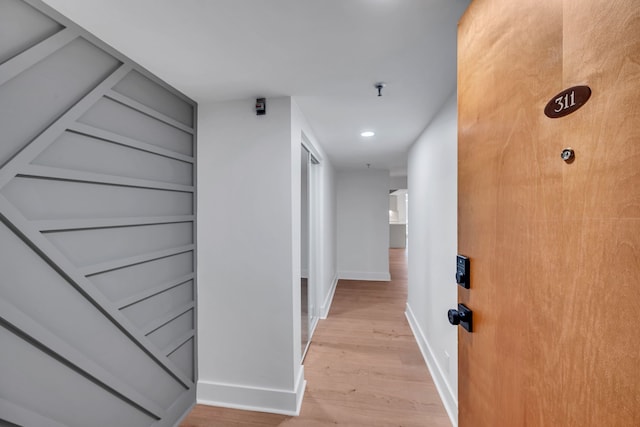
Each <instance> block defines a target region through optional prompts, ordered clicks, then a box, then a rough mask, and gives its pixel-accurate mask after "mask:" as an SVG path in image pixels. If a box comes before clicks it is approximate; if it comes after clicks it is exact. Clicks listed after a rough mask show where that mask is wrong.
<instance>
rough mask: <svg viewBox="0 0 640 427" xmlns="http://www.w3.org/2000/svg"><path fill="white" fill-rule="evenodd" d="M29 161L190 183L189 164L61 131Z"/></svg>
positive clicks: (94, 171) (191, 172)
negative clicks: (60, 133) (57, 136)
mask: <svg viewBox="0 0 640 427" xmlns="http://www.w3.org/2000/svg"><path fill="white" fill-rule="evenodd" d="M32 163H33V164H37V165H43V166H51V167H56V168H64V169H72V170H77V171H85V172H93V173H102V174H106V175H115V176H124V177H128V178H137V179H146V180H150V181H160V182H170V183H174V184H182V185H193V165H192V164H191V163H187V162H183V161H180V160H176V159H171V158H168V157H164V156H160V155H157V154H152V153H148V152H146V151H142V150H137V149H134V148H130V147H126V146H123V145H119V144H115V143H112V142H108V141H104V140H102V139H97V138H92V137H89V136H86V135H82V134H78V133H74V132H64V133H63V134H62V135H61V136H60V138H58V139H57V140H56V141H55V142H54V143H53V144H51V146H49V148H47V149H46V150H45V151H43V152H42V153H41V154H40V155H39V156H38V157H37V158H36V159H35V160H34V161H33V162H32Z"/></svg>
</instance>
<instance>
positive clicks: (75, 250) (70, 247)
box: [45, 222, 193, 267]
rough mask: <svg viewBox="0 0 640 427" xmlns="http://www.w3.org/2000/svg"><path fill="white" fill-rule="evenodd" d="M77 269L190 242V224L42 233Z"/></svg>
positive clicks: (191, 227) (191, 236)
mask: <svg viewBox="0 0 640 427" xmlns="http://www.w3.org/2000/svg"><path fill="white" fill-rule="evenodd" d="M45 236H46V237H47V238H48V239H49V241H50V242H51V243H53V244H54V245H55V246H56V247H57V248H58V249H60V251H61V252H62V253H63V254H64V255H65V256H66V257H67V258H68V259H69V260H71V262H73V263H74V264H75V265H76V266H78V267H84V266H88V265H93V264H100V263H103V262H107V261H113V260H116V259H122V258H128V257H132V256H134V255H141V254H145V253H149V252H157V251H160V250H163V249H170V248H175V247H179V246H185V245H190V244H192V243H193V224H192V223H191V222H178V223H175V224H159V225H144V226H138V227H118V228H99V229H95V230H76V231H63V232H56V233H45Z"/></svg>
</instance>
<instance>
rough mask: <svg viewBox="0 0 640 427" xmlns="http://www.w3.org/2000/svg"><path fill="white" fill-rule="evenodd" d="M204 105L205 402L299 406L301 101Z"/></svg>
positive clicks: (201, 276) (201, 394) (201, 284)
mask: <svg viewBox="0 0 640 427" xmlns="http://www.w3.org/2000/svg"><path fill="white" fill-rule="evenodd" d="M198 110H199V121H198V128H199V130H198V184H199V188H200V191H199V194H198V328H199V332H198V338H199V349H198V358H199V381H198V401H199V402H201V403H213V404H221V405H223V406H237V407H254V408H260V409H264V410H273V411H281V412H287V411H288V412H295V410H296V399H297V398H298V396H297V395H298V393H300V392H301V390H300V388H301V387H302V382H301V380H300V373H301V368H300V363H299V354H300V350H299V348H300V345H299V339H298V341H297V342H294V341H295V340H294V336H295V335H294V331H296V330H297V333H298V336H299V328H300V287H299V281H298V280H296V281H295V282H294V281H293V274H294V273H293V272H294V271H296V267H297V271H298V272H299V269H300V258H299V250H298V251H297V264H296V263H295V260H296V255H295V254H294V252H296V250H295V249H294V248H296V246H295V245H294V241H295V238H296V236H295V235H294V227H293V226H292V224H293V223H294V220H295V215H294V214H293V212H294V207H293V205H294V202H293V200H294V196H293V193H292V189H293V186H294V184H293V181H295V180H293V179H292V176H293V175H292V174H293V167H292V164H293V163H294V161H292V151H293V148H294V147H293V146H292V142H291V125H290V124H291V100H290V98H278V99H269V100H268V103H267V115H266V116H256V114H255V111H254V101H253V100H246V101H235V102H225V103H208V104H207V103H204V104H200V105H199V109H198ZM299 155H300V154H299V151H298V156H299ZM293 160H296V157H293ZM299 162H300V160H299V158H298V159H297V164H298V169H296V172H297V180H298V188H299V179H300V177H299ZM298 198H299V192H298ZM298 206H299V201H298ZM298 218H299V217H298ZM298 229H299V219H298ZM297 237H298V238H299V234H298V236H297ZM296 292H297V297H296ZM296 307H297V313H296V312H295V310H296ZM296 350H297V353H296ZM296 356H297V358H296Z"/></svg>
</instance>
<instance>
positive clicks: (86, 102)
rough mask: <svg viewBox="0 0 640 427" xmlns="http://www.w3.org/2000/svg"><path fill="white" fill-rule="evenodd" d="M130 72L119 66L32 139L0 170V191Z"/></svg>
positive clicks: (129, 67)
mask: <svg viewBox="0 0 640 427" xmlns="http://www.w3.org/2000/svg"><path fill="white" fill-rule="evenodd" d="M129 71H131V66H129V65H124V64H123V65H121V66H120V67H118V68H117V69H116V70H115V71H114V72H113V73H111V74H110V75H109V76H108V77H107V78H106V79H104V80H103V81H102V82H101V83H100V84H98V86H96V87H95V88H93V90H91V91H89V93H88V94H86V95H85V96H84V97H83V98H82V99H81V100H80V101H78V102H76V103H75V104H74V105H73V107H71V108H70V109H69V110H67V112H66V113H64V114H63V115H62V116H60V118H58V119H57V120H56V121H54V122H53V123H52V124H51V125H49V127H48V128H47V129H46V130H45V131H44V132H42V133H41V134H40V135H38V136H37V137H36V138H35V139H33V140H32V141H31V142H30V143H29V144H28V145H27V146H26V147H24V148H23V149H22V150H21V151H20V152H19V153H18V154H16V155H15V156H14V157H13V158H12V159H11V160H9V161H8V162H7V163H6V164H5V165H4V166H2V167H1V168H0V189H2V187H4V186H5V185H7V183H8V182H9V181H11V180H12V179H13V177H14V176H16V175H17V174H18V171H19V170H20V169H21V168H23V167H24V166H25V165H27V164H28V163H29V162H31V161H32V160H33V159H35V158H36V157H37V156H38V155H39V154H40V153H41V152H42V151H43V150H45V149H46V148H47V147H48V146H49V145H50V144H51V143H52V142H53V141H55V140H56V139H57V138H58V137H59V136H60V135H61V134H62V132H64V131H65V130H66V129H67V127H68V126H69V125H70V124H71V123H73V122H75V121H76V120H77V119H78V118H80V116H82V115H83V114H84V113H85V112H86V111H87V110H88V109H89V108H91V106H92V105H93V104H95V103H96V102H97V101H98V100H99V99H100V98H101V97H102V96H103V95H104V93H105V92H106V91H107V90H109V89H111V87H112V86H113V85H115V84H117V83H118V82H119V81H120V80H121V79H122V78H123V77H124V76H126V75H127V73H128V72H129Z"/></svg>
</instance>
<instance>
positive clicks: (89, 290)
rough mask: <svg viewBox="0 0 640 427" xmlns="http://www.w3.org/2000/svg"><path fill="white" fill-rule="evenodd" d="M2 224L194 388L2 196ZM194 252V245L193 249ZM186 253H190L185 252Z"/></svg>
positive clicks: (188, 384)
mask: <svg viewBox="0 0 640 427" xmlns="http://www.w3.org/2000/svg"><path fill="white" fill-rule="evenodd" d="M0 221H2V222H4V223H5V224H6V226H7V227H9V228H10V229H11V230H12V231H13V232H14V233H15V234H16V235H17V236H18V237H20V239H22V240H23V241H24V242H25V244H27V245H28V246H29V247H30V248H31V249H32V250H33V251H34V252H36V253H37V254H38V255H39V256H40V257H41V258H42V259H43V260H44V261H45V262H47V263H48V264H49V265H50V266H51V268H53V269H54V270H55V271H56V272H57V273H58V274H60V275H61V276H62V277H63V278H64V279H65V280H67V281H68V282H69V284H70V285H71V286H73V287H74V288H76V289H77V290H78V292H80V293H81V294H82V295H83V296H84V297H85V298H87V300H88V301H89V302H91V303H92V304H93V305H94V306H95V307H96V309H97V310H98V311H100V312H101V313H102V314H103V315H104V316H106V317H107V319H109V320H110V321H111V322H112V323H113V324H114V325H115V326H116V327H117V328H118V329H120V330H121V331H122V332H123V333H124V334H125V335H126V336H127V337H128V338H129V339H131V340H132V341H133V342H134V343H135V344H136V345H137V346H138V347H139V348H140V349H141V350H142V351H144V352H145V354H147V355H148V356H149V357H150V358H151V360H153V361H154V362H155V363H157V364H158V365H159V366H160V367H161V368H163V369H164V371H165V372H167V374H168V375H170V376H171V377H172V378H174V379H175V380H176V381H177V382H178V383H180V384H181V385H182V386H183V387H185V388H190V387H193V386H194V384H193V381H192V380H191V379H190V378H188V377H187V376H185V375H184V374H183V373H182V372H181V371H180V370H179V369H178V367H177V366H175V364H174V363H173V362H171V360H169V359H168V358H167V357H166V356H164V355H163V354H161V353H160V352H159V351H157V350H155V346H154V345H153V344H152V343H151V341H149V339H148V338H147V337H146V336H145V335H144V334H141V333H140V332H139V331H138V330H137V328H136V326H135V325H133V324H132V323H131V322H130V321H129V319H127V318H126V317H125V316H124V315H123V314H122V313H120V311H119V310H118V309H116V308H115V307H113V304H112V303H111V302H110V301H109V300H108V299H107V298H106V297H105V296H104V295H103V294H102V293H101V292H100V291H98V290H97V289H96V287H95V286H94V285H93V284H92V283H91V282H90V281H89V280H88V279H87V278H86V277H84V275H82V274H81V273H80V272H79V271H78V269H77V268H76V267H75V266H74V265H73V264H71V262H70V261H69V260H68V259H67V258H66V257H65V256H64V255H63V254H62V253H60V251H59V250H58V249H57V248H56V247H55V246H53V244H52V243H51V242H49V241H48V240H47V238H46V237H44V236H43V235H42V233H40V232H39V231H38V230H36V229H35V227H33V226H32V225H31V224H30V223H29V221H28V220H27V219H26V218H24V217H23V216H22V214H21V213H20V212H19V211H18V210H17V209H16V208H15V207H14V206H13V205H12V204H11V203H10V202H9V201H8V200H7V199H6V198H5V197H4V196H2V195H0ZM189 250H193V245H191V249H189ZM185 252H186V250H185Z"/></svg>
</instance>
